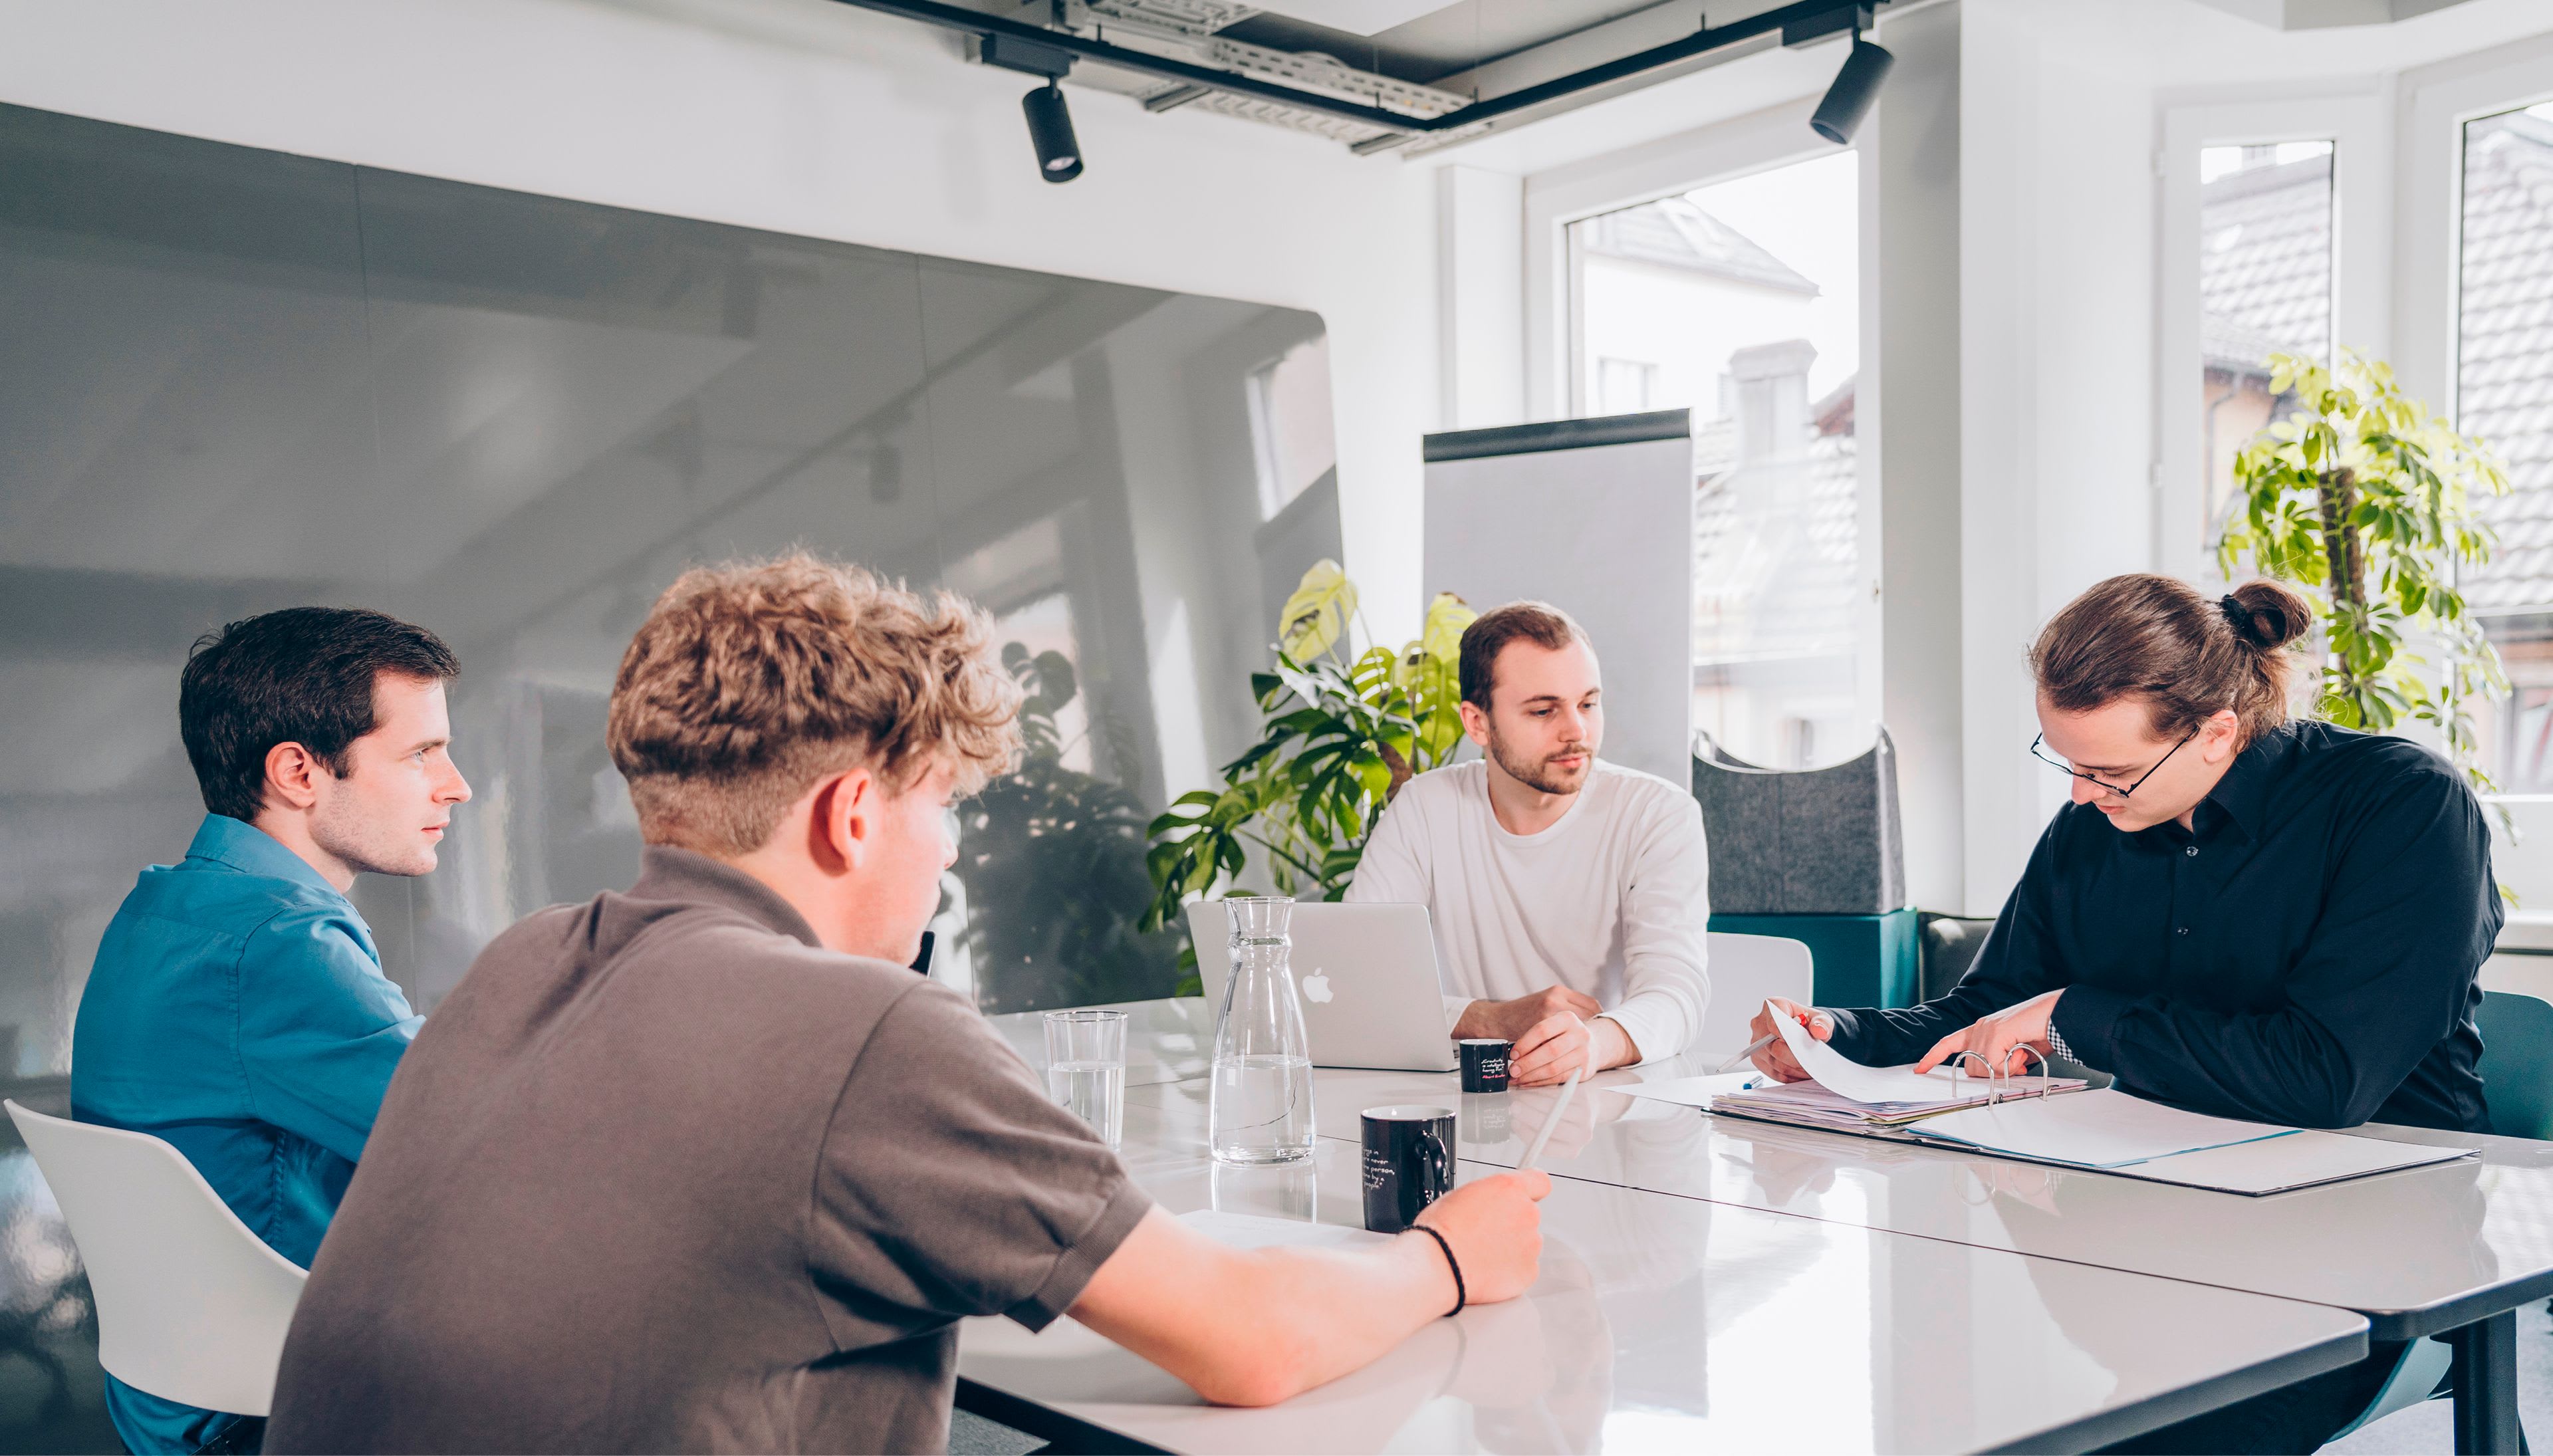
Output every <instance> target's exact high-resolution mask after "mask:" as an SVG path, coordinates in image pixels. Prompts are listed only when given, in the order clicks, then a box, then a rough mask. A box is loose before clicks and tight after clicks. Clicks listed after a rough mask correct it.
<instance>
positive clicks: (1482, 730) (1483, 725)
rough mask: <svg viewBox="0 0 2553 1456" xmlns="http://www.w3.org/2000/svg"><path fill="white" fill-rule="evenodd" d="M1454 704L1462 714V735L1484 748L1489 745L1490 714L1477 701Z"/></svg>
mask: <svg viewBox="0 0 2553 1456" xmlns="http://www.w3.org/2000/svg"><path fill="white" fill-rule="evenodd" d="M1456 706H1457V707H1458V709H1459V710H1460V711H1461V713H1462V715H1463V733H1464V735H1465V736H1466V737H1469V738H1470V739H1471V740H1472V741H1473V742H1475V743H1478V744H1480V745H1481V746H1482V747H1484V748H1486V747H1488V746H1490V715H1489V714H1488V713H1486V712H1484V711H1483V710H1482V708H1481V706H1480V705H1479V704H1477V703H1472V702H1468V701H1466V702H1464V703H1461V704H1458V705H1456Z"/></svg>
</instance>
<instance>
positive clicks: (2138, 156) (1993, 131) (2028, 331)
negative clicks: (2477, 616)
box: [1959, 0, 2154, 915]
mask: <svg viewBox="0 0 2553 1456" xmlns="http://www.w3.org/2000/svg"><path fill="white" fill-rule="evenodd" d="M2041 14H2042V11H2041V9H2040V7H2038V6H2037V5H2035V4H2034V3H2033V0H1964V5H1963V19H1962V23H1961V24H1962V38H1963V56H1962V60H1961V67H1960V77H1959V86H1960V89H1959V104H1960V136H1961V139H1962V143H1963V151H1962V155H1961V162H1960V180H1959V186H1960V195H1959V233H1960V240H1961V242H1960V254H1961V258H1960V263H1961V278H1960V331H1959V332H1960V345H1961V347H1960V458H1961V461H1962V465H1963V470H1964V475H1963V480H1962V484H1961V491H1960V524H1961V541H1960V546H1961V555H1962V556H1963V558H1964V559H1965V560H1966V561H1968V562H1970V563H1987V562H1991V563H1995V567H1994V569H1992V570H1976V569H1971V570H1969V571H1967V572H1966V573H1965V576H1964V581H1963V584H1962V591H1961V619H1962V632H1961V659H1962V675H1963V677H1964V682H1965V687H1964V693H1963V701H1962V704H1961V721H1962V725H1963V730H1964V737H1965V755H1964V756H1965V767H1966V771H1965V774H1964V775H1963V778H1964V800H1965V802H1964V806H1963V811H1964V812H1963V820H1964V824H1965V828H1966V854H1965V863H1966V872H1965V885H1964V887H1963V891H1962V898H1963V899H1964V901H1965V903H1966V908H1967V910H1968V913H1970V914H1976V915H1991V914H1993V913H1994V912H1995V910H1996V909H1997V908H1999V907H2000V905H2001V903H2002V901H2003V898H2004V895H2005V894H2006V893H2007V892H2008V891H2009V889H2010V888H2011V886H2012V884H2013V882H2014V881H2015V880H2016V879H2018V878H2019V877H2020V873H2021V867H2022V863H2023V861H2024V860H2025V859H2027V858H2028V856H2029V852H2030V846H2031V843H2032V842H2033V840H2035V838H2036V836H2037V832H2038V829H2039V827H2040V826H2041V824H2042V823H2044V822H2045V821H2046V819H2047V817H2048V815H2049V814H2050V813H2052V812H2053V810H2054V807H2055V804H2056V803H2057V802H2058V800H2059V798H2061V793H2060V790H2061V788H2062V785H2061V782H2060V781H2058V780H2057V779H2056V778H2055V776H2053V775H2052V774H2050V773H2049V772H2048V771H2047V770H2046V769H2045V768H2043V767H2042V766H2041V765H2040V764H2039V763H2038V762H2037V761H2036V760H2034V759H2033V758H2032V757H2031V756H2030V754H2029V751H2028V749H2029V745H2030V739H2031V735H2032V734H2033V733H2034V732H2036V731H2037V729H2038V724H2037V722H2036V717H2035V714H2034V712H2033V697H2032V690H2031V682H2030V674H2029V669H2028V666H2027V664H2026V662H2025V660H2024V657H2023V654H2024V651H2025V650H2026V649H2027V647H2028V646H2029V643H2030V641H2031V638H2032V637H2034V636H2035V635H2037V633H2038V629H2039V626H2040V624H2041V623H2042V622H2044V621H2046V620H2047V619H2048V617H2049V616H2050V615H2051V614H2053V613H2054V612H2055V611H2056V610H2057V609H2058V608H2060V607H2062V606H2064V605H2065V603H2066V602H2068V601H2070V600H2071V599H2072V598H2073V597H2074V596H2075V595H2076V594H2077V593H2080V592H2081V591H2082V590H2083V589H2084V588H2086V587H2088V586H2090V585H2091V584H2092V583H2094V582H2096V581H2099V580H2100V579H2101V578H2103V577H2105V576H2109V575H2112V574H2114V573H2117V572H2123V571H2144V570H2148V569H2151V567H2152V564H2153V530H2152V519H2153V490H2152V484H2151V479H2150V473H2149V461H2150V459H2151V455H2152V452H2151V450H2150V449H2149V444H2150V436H2151V432H2152V424H2151V421H2152V418H2153V408H2152V400H2151V393H2152V381H2153V371H2154V366H2153V349H2154V304H2153V287H2154V243H2153V234H2154V222H2153V207H2154V186H2153V175H2152V165H2151V156H2152V147H2153V144H2152V134H2153V106H2152V93H2151V91H2150V89H2149V88H2147V87H2146V86H2144V85H2141V84H2139V83H2137V82H2135V81H2133V80H2129V79H2124V78H2122V77H2120V76H2118V75H2116V74H2113V73H2108V72H2105V71H2102V70H2096V69H2093V68H2091V67H2090V66H2088V65H2086V64H2083V63H2082V58H2081V57H2080V56H2078V55H2077V54H2075V53H2073V52H2071V51H2070V50H2067V49H2065V48H2062V47H2059V46H2056V45H2053V44H2051V39H2050V38H2049V37H2048V36H2047V35H2045V34H2044V33H2043V32H2042V31H2041V29H2040V27H2039V24H2038V21H2039V18H2040V16H2041Z"/></svg>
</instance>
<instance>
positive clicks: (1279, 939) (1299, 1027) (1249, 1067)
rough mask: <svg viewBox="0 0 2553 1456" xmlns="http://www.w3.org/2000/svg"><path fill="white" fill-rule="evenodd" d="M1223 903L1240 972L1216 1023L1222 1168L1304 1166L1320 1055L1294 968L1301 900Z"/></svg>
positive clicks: (1214, 1115)
mask: <svg viewBox="0 0 2553 1456" xmlns="http://www.w3.org/2000/svg"><path fill="white" fill-rule="evenodd" d="M1223 903H1224V906H1225V908H1226V909H1227V910H1228V911H1229V912H1230V913H1231V916H1232V974H1231V976H1230V978H1228V979H1227V980H1226V981H1225V982H1224V985H1223V1010H1222V1012H1221V1014H1220V1015H1218V1016H1217V1017H1216V1018H1215V1023H1214V1080H1213V1085H1212V1090H1211V1091H1210V1092H1209V1093H1208V1097H1209V1101H1208V1104H1207V1113H1206V1126H1207V1129H1208V1132H1207V1138H1208V1140H1209V1144H1210V1146H1211V1147H1212V1148H1213V1150H1214V1156H1215V1158H1216V1160H1217V1161H1219V1162H1223V1163H1244V1164H1267V1163H1300V1162H1303V1161H1305V1160H1307V1159H1309V1158H1310V1157H1311V1156H1312V1057H1311V1050H1310V1044H1309V1042H1307V1041H1306V1040H1305V1038H1304V1036H1303V1008H1302V1007H1300V1006H1298V1005H1296V1004H1295V1001H1294V972H1293V968H1292V967H1291V966H1290V965H1289V964H1288V963H1287V961H1288V957H1289V956H1290V954H1291V953H1292V951H1293V944H1294V943H1293V941H1292V940H1291V939H1289V938H1288V937H1287V936H1286V934H1285V924H1286V921H1287V919H1288V918H1289V917H1290V916H1292V914H1293V912H1294V902H1293V901H1291V900H1281V899H1261V898H1251V899H1236V900H1226V901H1224V902H1223Z"/></svg>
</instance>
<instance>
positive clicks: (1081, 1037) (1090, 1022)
mask: <svg viewBox="0 0 2553 1456" xmlns="http://www.w3.org/2000/svg"><path fill="white" fill-rule="evenodd" d="M1046 1090H1047V1095H1049V1096H1051V1097H1053V1098H1055V1101H1057V1102H1059V1103H1061V1104H1062V1105H1063V1108H1064V1110H1065V1111H1067V1112H1070V1113H1071V1114H1072V1115H1073V1116H1075V1117H1078V1118H1080V1119H1081V1120H1082V1121H1083V1122H1086V1123H1088V1124H1090V1130H1091V1131H1092V1132H1094V1133H1097V1134H1098V1135H1099V1141H1101V1142H1103V1143H1106V1144H1107V1145H1108V1146H1109V1147H1111V1148H1114V1147H1116V1146H1117V1145H1118V1143H1119V1142H1120V1141H1121V1140H1122V1138H1123V1136H1124V1133H1125V1128H1126V1013H1125V1012H1123V1011H1091V1010H1087V1009H1078V1010H1072V1011H1050V1012H1048V1013H1047V1014H1046Z"/></svg>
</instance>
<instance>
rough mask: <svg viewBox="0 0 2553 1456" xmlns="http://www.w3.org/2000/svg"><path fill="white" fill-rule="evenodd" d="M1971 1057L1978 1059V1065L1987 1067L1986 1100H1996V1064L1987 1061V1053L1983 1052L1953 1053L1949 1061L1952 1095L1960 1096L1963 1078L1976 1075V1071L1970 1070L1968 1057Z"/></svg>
mask: <svg viewBox="0 0 2553 1456" xmlns="http://www.w3.org/2000/svg"><path fill="white" fill-rule="evenodd" d="M1971 1057H1973V1058H1975V1059H1976V1060H1977V1064H1978V1065H1980V1066H1983V1067H1984V1068H1985V1069H1986V1100H1987V1102H1989V1103H1991V1102H1993V1101H1994V1100H1995V1093H1994V1086H1995V1081H1996V1077H1995V1070H1994V1064H1993V1063H1991V1062H1988V1061H1986V1054H1984V1053H1983V1052H1956V1053H1953V1054H1951V1057H1950V1062H1949V1066H1950V1095H1951V1096H1953V1097H1956V1096H1958V1095H1959V1083H1960V1082H1961V1081H1962V1080H1964V1079H1966V1078H1968V1077H1971V1076H1974V1075H1975V1073H1974V1072H1971V1071H1969V1070H1968V1059H1969V1058H1971Z"/></svg>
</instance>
